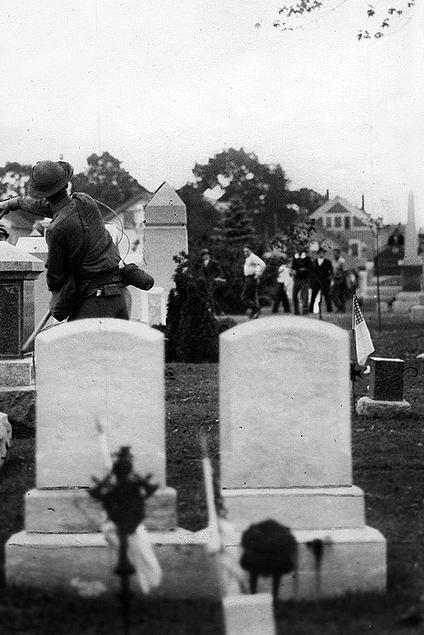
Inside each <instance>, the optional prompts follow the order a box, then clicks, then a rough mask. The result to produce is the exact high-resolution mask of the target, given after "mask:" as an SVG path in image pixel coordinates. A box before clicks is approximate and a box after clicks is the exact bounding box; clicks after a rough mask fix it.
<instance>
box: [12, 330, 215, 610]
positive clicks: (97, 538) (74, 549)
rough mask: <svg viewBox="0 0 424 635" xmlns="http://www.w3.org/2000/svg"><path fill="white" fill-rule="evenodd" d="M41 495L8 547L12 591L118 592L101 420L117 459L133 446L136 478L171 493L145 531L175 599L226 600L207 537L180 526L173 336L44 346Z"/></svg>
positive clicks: (69, 340) (88, 333)
mask: <svg viewBox="0 0 424 635" xmlns="http://www.w3.org/2000/svg"><path fill="white" fill-rule="evenodd" d="M35 359H36V382H37V424H36V425H37V430H36V432H37V434H36V437H37V444H36V445H37V447H36V489H35V490H31V491H29V492H28V493H27V494H26V497H25V531H22V532H19V533H18V534H15V535H14V536H12V537H11V538H10V539H9V540H8V543H7V545H6V578H7V582H8V583H13V584H17V585H19V584H25V585H26V586H33V587H40V588H56V589H67V590H69V591H71V590H72V589H73V588H74V587H75V585H76V582H75V581H76V580H80V581H81V580H82V581H83V582H84V583H85V582H86V583H87V584H90V583H92V582H101V583H102V585H103V586H104V588H105V592H111V591H113V592H116V588H117V586H118V580H117V579H116V578H117V576H115V575H114V573H113V570H114V564H115V563H116V554H113V553H112V552H111V551H110V550H109V549H108V548H107V545H106V542H105V539H104V537H103V534H102V533H100V530H101V523H102V518H103V514H102V510H101V508H100V506H99V505H98V504H97V503H96V502H95V501H93V500H92V499H91V498H90V497H89V495H88V493H87V487H88V486H90V485H92V478H91V477H92V476H97V477H102V476H104V475H105V471H106V470H105V466H104V461H103V455H102V452H101V449H100V443H99V439H98V435H97V431H96V428H95V425H94V418H95V417H100V419H101V420H102V422H103V425H104V428H105V433H106V436H107V438H108V442H109V447H110V450H111V451H116V450H118V449H119V447H120V446H123V445H129V446H131V451H132V454H133V455H134V469H135V471H136V472H138V473H140V474H141V475H145V474H147V473H149V472H152V474H153V481H154V482H156V483H159V484H160V485H161V488H160V489H159V490H158V491H157V492H156V493H155V495H154V496H152V497H151V498H150V499H149V500H148V502H147V504H146V520H145V526H146V527H147V528H148V529H150V530H151V531H152V537H153V542H154V544H155V548H156V551H157V556H158V559H159V561H160V563H161V566H162V569H163V581H162V584H161V586H160V588H159V589H158V590H157V593H158V594H159V595H162V596H165V597H196V596H197V597H199V596H200V597H204V596H206V597H215V598H216V597H219V593H220V591H219V580H218V575H217V572H216V571H215V570H214V568H213V567H212V568H211V566H210V562H209V561H210V557H209V555H208V552H207V548H206V544H207V541H206V540H205V538H202V537H201V536H200V535H199V536H197V535H196V534H193V533H192V532H190V531H187V530H184V529H179V528H177V526H176V493H175V490H173V489H172V488H169V487H166V486H165V484H166V456H165V400H164V397H165V395H164V346H163V335H162V334H161V333H160V332H159V331H157V330H155V329H152V328H150V327H148V326H147V325H145V324H140V323H137V322H131V321H126V320H114V319H87V320H79V321H75V322H69V323H66V324H59V325H57V326H54V327H52V328H51V329H48V330H46V331H45V332H43V333H41V334H40V335H38V337H37V339H36V354H35Z"/></svg>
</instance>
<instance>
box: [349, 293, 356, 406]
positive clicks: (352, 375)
mask: <svg viewBox="0 0 424 635" xmlns="http://www.w3.org/2000/svg"><path fill="white" fill-rule="evenodd" d="M355 297H356V285H353V295H352V317H351V322H350V335H351V339H350V381H351V383H352V407H353V409H355V399H356V394H355V373H354V370H355V365H356V363H355V361H354V359H355V358H353V360H352V356H353V355H354V354H355V352H356V344H355V317H354V306H355Z"/></svg>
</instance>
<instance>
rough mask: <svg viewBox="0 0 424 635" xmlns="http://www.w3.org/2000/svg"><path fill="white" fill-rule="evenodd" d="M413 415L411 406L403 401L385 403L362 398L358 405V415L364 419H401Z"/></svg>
mask: <svg viewBox="0 0 424 635" xmlns="http://www.w3.org/2000/svg"><path fill="white" fill-rule="evenodd" d="M410 413H411V404H410V403H409V402H408V401H405V400H404V399H403V400H402V401H384V400H376V399H370V397H361V398H360V399H358V402H357V404H356V414H358V415H359V416H362V417H371V418H372V417H378V418H381V417H385V418H389V417H399V416H404V415H409V414H410Z"/></svg>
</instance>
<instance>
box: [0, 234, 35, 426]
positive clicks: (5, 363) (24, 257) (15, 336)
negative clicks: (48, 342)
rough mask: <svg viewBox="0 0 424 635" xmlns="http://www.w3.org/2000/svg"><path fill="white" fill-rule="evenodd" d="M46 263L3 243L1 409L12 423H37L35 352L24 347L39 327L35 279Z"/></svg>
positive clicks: (0, 274) (0, 260) (0, 250)
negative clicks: (35, 413)
mask: <svg viewBox="0 0 424 635" xmlns="http://www.w3.org/2000/svg"><path fill="white" fill-rule="evenodd" d="M43 268H44V265H43V262H42V261H41V260H39V259H38V258H35V257H34V256H31V255H29V254H27V253H25V252H24V251H21V250H20V249H18V248H17V247H14V246H13V245H10V244H9V243H6V242H0V324H1V338H0V411H2V412H5V413H7V415H8V416H9V420H10V422H11V423H12V425H15V426H17V427H19V426H20V425H28V426H32V425H33V423H34V372H33V359H32V355H31V354H28V355H25V356H23V355H22V353H21V348H22V346H23V344H24V342H25V340H26V339H27V338H28V337H29V336H30V335H31V333H32V332H33V330H34V327H35V320H34V282H35V281H36V279H37V278H38V276H39V275H40V273H41V272H42V270H43Z"/></svg>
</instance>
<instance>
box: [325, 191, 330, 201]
mask: <svg viewBox="0 0 424 635" xmlns="http://www.w3.org/2000/svg"><path fill="white" fill-rule="evenodd" d="M325 200H326V201H329V200H330V190H327V192H326V194H325Z"/></svg>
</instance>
